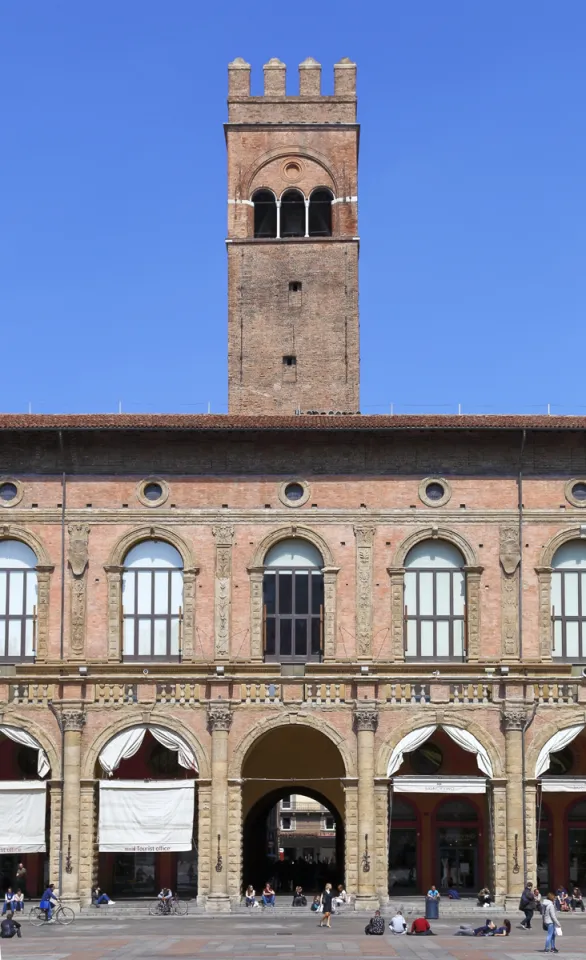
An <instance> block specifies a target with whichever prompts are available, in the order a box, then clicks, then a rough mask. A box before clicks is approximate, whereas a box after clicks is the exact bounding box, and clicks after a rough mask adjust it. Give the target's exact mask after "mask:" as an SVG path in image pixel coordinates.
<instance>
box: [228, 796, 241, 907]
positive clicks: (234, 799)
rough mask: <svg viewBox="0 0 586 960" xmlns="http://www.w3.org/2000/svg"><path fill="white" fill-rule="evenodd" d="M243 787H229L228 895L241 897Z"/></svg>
mask: <svg viewBox="0 0 586 960" xmlns="http://www.w3.org/2000/svg"><path fill="white" fill-rule="evenodd" d="M242 835H243V823H242V787H241V785H240V784H239V783H234V784H230V786H229V787H228V858H229V859H228V895H229V896H230V897H234V898H238V900H239V899H240V896H241V894H242V879H241V870H242Z"/></svg>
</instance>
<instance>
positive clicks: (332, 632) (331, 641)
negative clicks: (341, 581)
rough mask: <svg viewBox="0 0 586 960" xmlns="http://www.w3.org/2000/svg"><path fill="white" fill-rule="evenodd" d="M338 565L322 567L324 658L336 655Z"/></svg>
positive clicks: (331, 657)
mask: <svg viewBox="0 0 586 960" xmlns="http://www.w3.org/2000/svg"><path fill="white" fill-rule="evenodd" d="M339 569H340V568H339V567H324V569H323V575H324V638H323V643H324V649H323V654H324V660H334V659H335V657H336V594H337V589H338V587H337V580H338V573H339Z"/></svg>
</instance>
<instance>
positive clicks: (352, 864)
mask: <svg viewBox="0 0 586 960" xmlns="http://www.w3.org/2000/svg"><path fill="white" fill-rule="evenodd" d="M344 808H345V814H346V820H345V830H346V835H345V861H346V877H345V880H346V890H348V892H349V893H352V894H354V893H356V891H357V890H358V784H357V783H348V782H346V783H344Z"/></svg>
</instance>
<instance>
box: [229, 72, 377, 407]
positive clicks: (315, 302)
mask: <svg viewBox="0 0 586 960" xmlns="http://www.w3.org/2000/svg"><path fill="white" fill-rule="evenodd" d="M286 69H287V68H286V66H285V64H284V63H282V61H281V60H279V59H277V58H273V59H271V60H269V61H268V63H266V64H265V65H264V93H263V95H262V96H252V95H251V93H250V64H248V63H247V62H246V61H245V60H243V59H242V58H237V59H236V60H234V61H233V62H232V63H231V64H229V67H228V76H229V81H228V82H229V96H228V122H227V124H226V125H225V131H226V145H227V152H228V236H227V246H228V355H229V356H228V369H229V410H230V412H231V413H246V414H263V415H264V414H268V415H271V414H284V413H288V414H292V413H295V412H296V411H314V410H324V411H330V410H337V411H343V412H355V411H357V410H358V405H359V401H358V391H359V344H358V245H359V243H358V222H357V207H358V186H357V176H358V131H359V128H358V124H357V123H356V65H355V64H354V63H352V61H350V60H349V59H347V58H345V59H343V60H340V61H339V62H338V63H336V64H335V65H334V94H333V95H331V96H330V95H323V94H322V93H321V64H319V63H318V62H317V60H315V59H313V58H312V57H308V58H307V59H306V60H304V61H303V63H301V64H300V65H299V93H298V94H296V95H288V94H287V92H286V85H287V77H286Z"/></svg>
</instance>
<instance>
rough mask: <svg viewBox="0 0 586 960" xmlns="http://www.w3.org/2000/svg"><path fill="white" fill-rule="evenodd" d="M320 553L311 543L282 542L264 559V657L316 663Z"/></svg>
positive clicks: (321, 582)
mask: <svg viewBox="0 0 586 960" xmlns="http://www.w3.org/2000/svg"><path fill="white" fill-rule="evenodd" d="M323 566H324V562H323V557H322V555H321V553H320V552H319V550H318V549H317V548H316V547H314V545H313V544H312V543H309V542H308V541H307V540H302V539H289V540H281V541H280V542H279V543H277V544H275V546H274V547H271V549H270V550H269V552H268V553H267V555H266V557H265V562H264V567H265V571H264V576H263V617H264V655H265V660H270V661H277V662H280V663H289V662H295V661H297V662H300V663H306V662H307V661H318V660H320V659H321V654H322V634H323V609H324V578H323V573H322V568H323Z"/></svg>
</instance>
